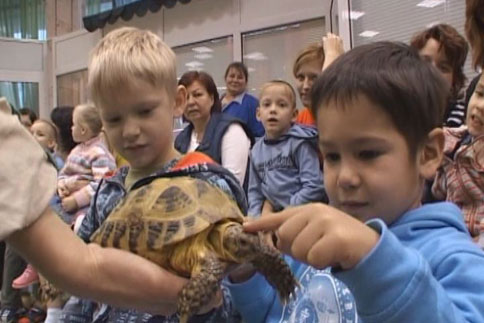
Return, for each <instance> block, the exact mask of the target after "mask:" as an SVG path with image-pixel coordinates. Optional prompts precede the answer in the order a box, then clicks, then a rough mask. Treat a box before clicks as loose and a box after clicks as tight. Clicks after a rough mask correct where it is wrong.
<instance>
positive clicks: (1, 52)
mask: <svg viewBox="0 0 484 323" xmlns="http://www.w3.org/2000/svg"><path fill="white" fill-rule="evenodd" d="M45 52H46V43H45V42H42V41H36V40H17V39H10V38H0V81H10V82H33V83H38V85H39V112H40V114H41V115H44V114H45V113H46V112H47V111H48V107H47V101H48V89H47V84H46V82H45V79H44V72H45V64H44V59H43V58H44V56H45Z"/></svg>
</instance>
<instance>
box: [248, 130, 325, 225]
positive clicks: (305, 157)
mask: <svg viewBox="0 0 484 323" xmlns="http://www.w3.org/2000/svg"><path fill="white" fill-rule="evenodd" d="M317 138H318V132H317V130H316V129H314V128H313V127H308V126H303V125H297V124H294V125H292V126H291V128H290V129H289V130H288V132H287V133H285V134H284V135H282V136H280V137H279V138H277V139H268V138H267V137H264V138H262V139H260V140H258V141H257V142H256V143H255V145H254V147H253V148H252V150H251V153H250V173H249V191H248V199H249V214H250V215H253V216H259V215H260V213H261V210H262V205H263V203H264V201H265V200H268V201H269V202H270V203H271V205H272V206H273V208H274V210H275V211H280V210H282V209H283V208H285V207H287V206H288V205H300V204H304V203H308V202H318V201H323V200H324V199H325V196H326V193H325V191H324V183H323V174H322V172H321V169H320V164H319V158H318V151H317Z"/></svg>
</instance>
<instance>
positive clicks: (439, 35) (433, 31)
mask: <svg viewBox="0 0 484 323" xmlns="http://www.w3.org/2000/svg"><path fill="white" fill-rule="evenodd" d="M431 38H433V39H435V40H436V41H438V42H439V43H440V48H439V50H441V51H443V53H444V55H445V57H446V58H447V60H448V62H449V64H450V65H451V67H452V73H453V75H454V77H453V80H452V89H451V90H452V97H453V98H457V96H458V95H459V91H460V90H461V89H462V87H463V86H464V83H465V81H466V76H465V74H464V71H463V68H464V64H465V62H466V58H467V53H468V52H469V45H468V44H467V42H466V40H465V38H464V37H462V36H461V35H460V34H459V32H458V31H457V30H456V29H455V28H454V27H452V26H450V25H447V24H438V25H435V26H432V27H430V28H428V29H426V30H424V31H422V32H420V33H418V34H417V35H415V36H414V37H413V38H412V40H411V42H410V46H412V47H414V48H416V49H417V50H421V49H422V48H424V47H425V44H426V43H427V41H428V40H429V39H431Z"/></svg>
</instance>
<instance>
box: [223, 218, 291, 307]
mask: <svg viewBox="0 0 484 323" xmlns="http://www.w3.org/2000/svg"><path fill="white" fill-rule="evenodd" d="M224 247H225V249H226V250H227V251H228V252H229V253H230V254H232V255H234V258H235V259H237V260H238V261H239V262H240V263H244V262H247V263H252V264H253V265H254V267H255V269H256V270H257V271H258V272H260V273H261V274H262V275H263V276H264V277H265V278H266V279H267V281H268V282H269V283H270V284H271V285H272V286H273V287H274V288H276V289H277V291H278V292H279V297H280V299H281V301H282V303H287V301H288V300H289V297H290V295H291V294H292V293H293V292H294V290H295V289H296V287H297V286H298V285H299V283H298V282H297V280H296V278H295V277H294V275H293V274H292V271H291V268H289V266H288V265H287V263H286V262H285V261H284V258H282V255H281V253H280V252H279V250H277V249H276V248H274V247H271V246H269V245H268V244H267V243H266V241H265V238H264V236H263V234H262V233H260V234H258V235H257V234H253V233H247V232H243V230H242V226H241V225H233V226H230V227H229V228H227V230H226V231H225V235H224Z"/></svg>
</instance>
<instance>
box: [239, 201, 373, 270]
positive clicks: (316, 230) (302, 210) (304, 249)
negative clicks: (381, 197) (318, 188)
mask: <svg viewBox="0 0 484 323" xmlns="http://www.w3.org/2000/svg"><path fill="white" fill-rule="evenodd" d="M244 229H245V230H246V231H248V232H255V231H269V230H275V231H276V235H277V237H278V242H277V247H278V248H279V249H280V250H281V251H283V252H284V253H287V254H290V255H291V256H293V257H294V258H296V259H298V260H300V261H303V262H305V263H307V264H309V265H311V266H313V267H315V268H318V269H323V268H326V267H328V266H339V267H341V268H343V269H351V268H353V267H354V266H356V265H357V264H358V263H359V262H360V260H361V259H363V257H365V256H366V255H367V254H368V253H369V252H370V251H371V250H372V249H373V247H374V246H375V245H376V244H377V242H378V240H379V237H380V236H379V234H378V233H377V232H376V231H374V230H373V229H371V228H370V227H368V226H366V225H365V224H363V223H361V222H360V221H358V220H357V219H355V218H353V217H351V216H350V215H348V214H346V213H343V212H341V211H339V210H337V209H335V208H333V207H331V206H328V205H325V204H319V203H311V204H306V205H303V206H299V207H292V208H289V209H285V210H284V211H281V212H279V213H274V214H272V215H269V216H264V217H262V218H260V219H257V220H254V221H251V222H246V223H244Z"/></svg>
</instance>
